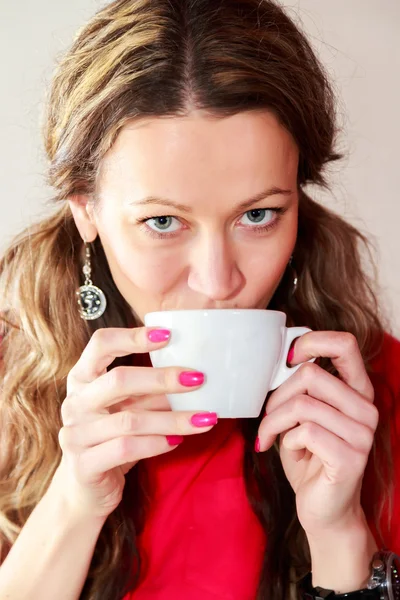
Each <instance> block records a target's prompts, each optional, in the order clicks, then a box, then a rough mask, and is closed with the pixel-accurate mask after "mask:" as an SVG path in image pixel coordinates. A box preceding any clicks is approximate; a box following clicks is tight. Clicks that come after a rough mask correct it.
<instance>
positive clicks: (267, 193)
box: [129, 186, 294, 213]
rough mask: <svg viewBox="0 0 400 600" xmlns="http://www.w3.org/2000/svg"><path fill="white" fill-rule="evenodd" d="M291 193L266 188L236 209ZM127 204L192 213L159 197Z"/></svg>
mask: <svg viewBox="0 0 400 600" xmlns="http://www.w3.org/2000/svg"><path fill="white" fill-rule="evenodd" d="M293 193H294V192H293V190H284V189H282V188H279V187H276V186H274V187H272V188H268V189H266V190H264V191H262V192H259V193H258V194H255V195H254V196H252V197H251V198H249V199H248V200H245V201H244V202H242V203H241V204H239V205H238V206H237V209H238V210H246V208H249V207H250V206H253V204H256V202H260V201H261V200H265V199H266V198H270V197H271V196H290V195H291V194H293ZM129 204H130V205H131V206H148V205H150V204H160V205H162V206H169V207H172V208H175V209H176V210H179V211H181V212H185V213H191V212H193V209H192V208H191V207H190V206H186V205H185V204H180V203H179V202H174V201H173V200H169V199H168V198H162V197H160V196H146V198H143V199H142V200H139V201H138V202H135V201H134V200H133V201H132V202H129Z"/></svg>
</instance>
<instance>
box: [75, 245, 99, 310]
mask: <svg viewBox="0 0 400 600" xmlns="http://www.w3.org/2000/svg"><path fill="white" fill-rule="evenodd" d="M85 252H86V260H85V264H84V266H83V269H82V270H83V274H84V276H85V283H84V285H81V287H80V288H79V289H78V290H77V291H76V295H77V296H78V305H79V312H80V316H81V318H82V319H85V321H93V320H94V319H98V318H99V317H101V315H102V314H103V313H104V311H105V310H106V308H107V300H106V297H105V295H104V292H103V290H101V289H100V288H98V287H97V286H95V285H93V282H92V280H91V279H90V276H91V274H92V266H91V262H90V246H89V244H88V243H87V242H86V240H85Z"/></svg>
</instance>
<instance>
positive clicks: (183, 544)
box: [124, 335, 400, 600]
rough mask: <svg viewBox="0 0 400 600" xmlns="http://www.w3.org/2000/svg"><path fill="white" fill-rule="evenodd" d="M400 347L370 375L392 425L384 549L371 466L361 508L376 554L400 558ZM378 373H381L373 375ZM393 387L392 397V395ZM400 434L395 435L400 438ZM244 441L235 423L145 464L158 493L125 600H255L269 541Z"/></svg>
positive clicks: (394, 344)
mask: <svg viewBox="0 0 400 600" xmlns="http://www.w3.org/2000/svg"><path fill="white" fill-rule="evenodd" d="M399 366H400V342H399V341H398V340H395V339H394V338H392V337H390V336H389V335H387V336H386V337H385V344H384V348H383V351H382V353H381V354H380V356H379V357H378V359H376V360H375V361H374V373H373V374H372V375H371V380H372V383H373V384H374V388H375V394H376V397H375V404H376V406H377V407H378V408H379V411H380V419H381V420H382V419H388V421H389V423H390V426H391V436H392V438H391V440H392V448H393V459H394V461H395V483H396V484H397V486H396V487H397V489H396V492H395V500H394V506H393V508H392V511H391V512H392V515H393V522H392V527H391V530H390V531H389V530H388V527H387V526H386V525H385V522H384V517H385V514H384V515H383V517H382V529H383V535H384V540H383V543H381V541H380V540H379V539H378V536H377V533H376V530H375V527H374V523H373V520H372V515H371V502H370V498H371V494H370V493H369V492H370V491H371V490H372V489H373V486H374V479H373V474H372V470H371V461H370V462H369V463H368V466H367V470H366V473H365V477H364V485H363V507H364V510H365V513H366V515H367V519H368V523H369V526H370V528H371V530H372V532H373V534H374V535H375V537H376V539H377V545H378V547H382V546H383V545H385V546H386V547H388V548H389V549H391V550H393V551H395V552H396V553H400V485H399V484H400V435H399V434H400V368H399ZM375 372H376V373H375ZM385 384H389V386H390V388H391V390H392V392H393V395H392V394H391V393H390V391H389V390H388V389H387V388H386V389H385ZM396 432H397V433H396ZM243 451H244V440H243V437H242V434H241V433H240V431H239V429H238V426H237V422H236V421H235V420H221V421H220V422H219V423H218V425H217V426H216V427H215V428H214V429H213V430H211V431H210V432H208V433H204V434H200V435H196V436H188V437H187V438H186V439H185V441H184V443H183V444H182V445H181V446H179V447H178V448H177V449H176V450H173V451H172V452H171V453H168V454H165V455H162V456H159V457H155V458H151V459H148V460H146V461H144V463H145V466H146V470H147V471H148V474H149V477H150V480H151V482H152V484H153V485H154V488H155V492H154V495H153V496H152V498H151V508H150V514H149V515H148V517H147V520H146V526H145V530H144V532H143V534H142V535H141V536H140V538H139V548H140V550H141V554H142V555H143V557H144V565H143V570H142V577H141V582H140V584H139V587H138V588H137V589H136V590H135V591H134V592H131V593H130V594H127V595H126V596H125V598H124V600H150V599H151V600H154V599H155V598H157V600H188V599H189V598H190V600H217V599H218V600H254V598H255V596H256V589H257V585H258V580H259V576H260V569H261V564H262V558H263V554H264V548H265V543H266V540H265V536H264V533H263V531H262V529H261V526H260V525H259V523H258V520H257V518H256V517H255V515H254V513H253V512H252V509H251V508H250V505H249V502H248V500H247V496H246V492H245V487H244V481H243V466H242V464H243Z"/></svg>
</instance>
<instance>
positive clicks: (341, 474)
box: [282, 422, 368, 483]
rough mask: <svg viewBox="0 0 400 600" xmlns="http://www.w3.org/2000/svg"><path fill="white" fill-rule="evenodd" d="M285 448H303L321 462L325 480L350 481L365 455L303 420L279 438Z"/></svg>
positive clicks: (359, 470)
mask: <svg viewBox="0 0 400 600" xmlns="http://www.w3.org/2000/svg"><path fill="white" fill-rule="evenodd" d="M282 446H284V447H285V448H287V449H288V450H302V449H307V450H309V451H310V452H312V454H315V456H317V457H318V458H319V459H320V461H321V462H322V463H323V465H324V468H325V474H326V476H327V478H328V480H329V483H337V482H339V481H345V482H348V481H353V480H354V478H355V475H357V476H360V475H362V473H364V470H365V466H366V464H367V460H368V455H367V454H366V453H362V452H358V451H356V450H354V448H351V447H350V446H349V444H348V443H347V442H345V441H343V440H342V439H340V438H338V437H337V436H336V435H334V434H333V433H331V432H329V431H327V430H326V429H324V428H323V427H321V426H320V425H317V424H316V423H310V422H307V423H303V424H302V425H299V426H298V427H296V428H295V429H291V430H290V431H289V432H288V433H286V434H285V436H284V437H283V438H282Z"/></svg>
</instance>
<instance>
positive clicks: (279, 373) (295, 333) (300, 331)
mask: <svg viewBox="0 0 400 600" xmlns="http://www.w3.org/2000/svg"><path fill="white" fill-rule="evenodd" d="M309 331H312V329H309V328H308V327H286V336H285V341H284V343H283V348H282V353H281V356H280V357H279V361H278V366H277V368H276V370H275V373H274V375H273V378H272V383H271V385H270V386H269V391H270V392H271V391H272V390H275V389H276V388H277V387H279V386H280V385H282V383H285V381H286V380H287V379H289V377H290V376H291V375H293V374H294V373H296V371H297V370H298V369H300V367H301V365H303V364H304V363H300V364H299V365H296V366H295V367H287V366H286V360H287V355H288V352H289V348H290V345H291V343H292V342H293V340H294V339H295V338H298V337H301V336H302V335H304V334H305V333H308V332H309ZM315 360H316V359H315V358H310V360H308V361H307V362H314V361H315Z"/></svg>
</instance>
